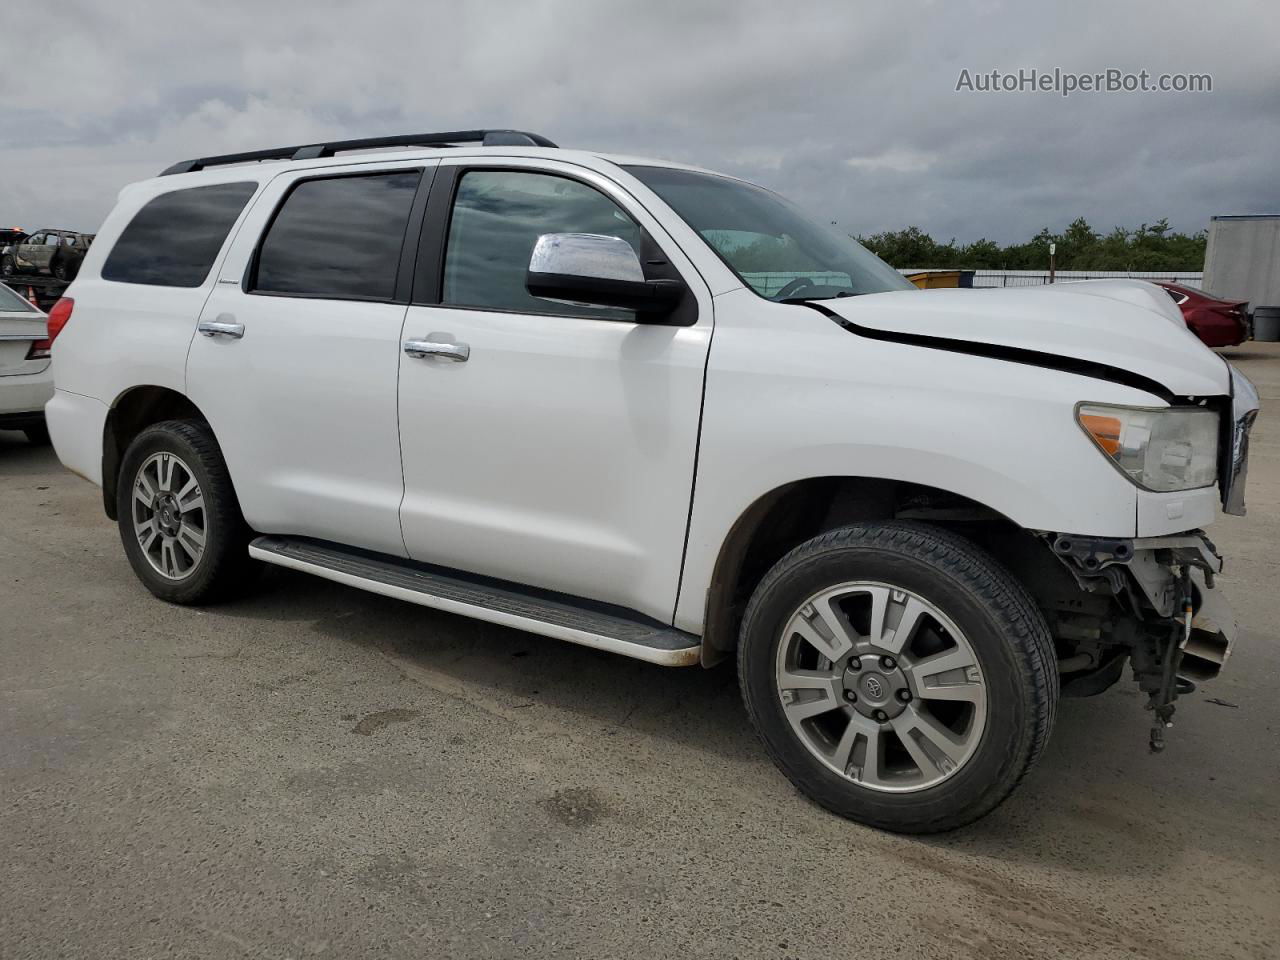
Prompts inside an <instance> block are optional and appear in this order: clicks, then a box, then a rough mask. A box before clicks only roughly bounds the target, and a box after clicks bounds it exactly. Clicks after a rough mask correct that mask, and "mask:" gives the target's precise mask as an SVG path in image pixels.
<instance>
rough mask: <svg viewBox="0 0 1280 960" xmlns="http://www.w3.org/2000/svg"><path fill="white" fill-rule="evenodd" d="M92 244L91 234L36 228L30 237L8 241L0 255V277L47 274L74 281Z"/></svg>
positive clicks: (11, 278)
mask: <svg viewBox="0 0 1280 960" xmlns="http://www.w3.org/2000/svg"><path fill="white" fill-rule="evenodd" d="M92 243H93V234H89V233H76V232H75V231H73V230H50V229H47V228H46V229H43V230H37V231H36V232H35V233H33V234H31V235H30V236H29V237H25V238H23V239H22V240H19V241H18V242H17V243H13V244H10V245H9V247H8V249H7V250H6V251H5V252H4V254H3V255H0V279H3V280H6V281H8V280H15V279H18V278H20V277H24V276H50V277H53V278H54V279H56V280H61V281H70V280H74V279H75V276H76V274H77V273H78V272H79V271H80V264H81V263H83V262H84V255H85V253H86V252H88V250H89V246H90V245H91V244H92Z"/></svg>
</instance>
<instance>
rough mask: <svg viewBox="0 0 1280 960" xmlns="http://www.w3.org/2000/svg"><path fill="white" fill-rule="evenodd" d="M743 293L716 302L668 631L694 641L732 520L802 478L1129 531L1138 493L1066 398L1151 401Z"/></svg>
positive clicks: (1116, 532) (1044, 525) (1025, 522)
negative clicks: (877, 485)
mask: <svg viewBox="0 0 1280 960" xmlns="http://www.w3.org/2000/svg"><path fill="white" fill-rule="evenodd" d="M727 296H732V295H727ZM746 297H748V298H750V299H749V300H741V299H740V300H738V302H736V303H735V304H734V309H732V310H721V309H720V303H719V301H718V302H717V314H716V317H717V319H716V334H715V339H714V340H713V343H712V347H711V358H710V363H709V368H708V372H707V385H706V401H705V407H704V413H703V424H702V441H701V449H700V454H699V460H698V475H697V482H696V484H695V495H694V503H693V510H692V514H691V519H690V530H689V540H688V549H687V552H686V557H685V570H684V576H683V578H682V581H681V586H680V594H679V598H678V600H677V604H676V616H675V624H676V626H678V627H679V628H680V629H683V630H688V631H690V632H700V630H701V628H702V625H703V618H704V614H705V602H706V596H707V590H708V588H709V586H710V583H711V578H712V575H713V573H714V570H715V565H716V561H717V559H718V557H719V554H720V550H721V547H722V545H723V544H724V543H725V541H726V538H727V537H728V535H729V532H730V531H731V530H732V528H733V527H734V524H735V523H736V522H737V521H738V519H739V518H740V517H741V516H742V515H743V514H744V513H745V512H746V511H747V510H748V509H750V507H751V505H752V504H753V503H755V502H756V501H757V500H758V499H759V498H760V497H762V496H765V495H767V494H768V493H769V492H770V491H772V490H775V489H776V488H778V487H782V486H784V485H787V484H791V483H794V482H796V481H801V480H805V479H809V478H816V477H858V478H870V479H884V480H895V481H906V482H910V483H915V484H921V485H924V486H928V487H934V488H937V489H941V490H945V491H948V492H951V493H955V494H958V495H960V496H963V497H967V498H968V499H970V500H973V501H975V502H977V503H979V504H982V505H984V506H986V507H989V508H990V509H991V510H994V511H995V512H997V513H1000V514H1003V515H1004V516H1006V517H1008V518H1009V519H1010V520H1012V521H1013V522H1015V523H1017V524H1019V525H1020V526H1022V527H1024V528H1029V529H1037V530H1068V531H1071V532H1073V533H1077V534H1092V535H1095V536H1108V537H1132V536H1134V535H1135V534H1136V533H1137V493H1138V491H1137V488H1136V487H1134V486H1133V484H1131V483H1130V482H1129V481H1128V480H1127V479H1125V478H1124V477H1123V476H1122V475H1121V474H1120V473H1119V471H1117V470H1115V469H1114V467H1113V466H1112V465H1111V464H1110V463H1108V462H1107V460H1106V459H1105V457H1104V456H1103V455H1102V454H1101V453H1100V452H1099V451H1098V450H1097V449H1096V448H1095V447H1094V445H1093V443H1092V441H1090V440H1089V438H1088V437H1086V436H1085V434H1084V432H1083V431H1082V430H1081V429H1080V427H1079V425H1078V424H1077V423H1076V420H1075V405H1076V404H1077V403H1079V402H1080V401H1085V400H1089V401H1094V402H1102V403H1122V404H1123V403H1128V404H1138V405H1160V404H1161V403H1162V401H1161V400H1159V399H1158V398H1156V397H1153V396H1152V395H1150V394H1148V393H1145V392H1143V391H1141V390H1137V389H1135V388H1133V387H1128V386H1123V385H1120V384H1116V383H1111V382H1107V381H1101V380H1095V379H1093V378H1090V377H1086V376H1082V375H1080V374H1076V373H1068V372H1064V371H1059V370H1047V369H1043V368H1039V367H1033V366H1029V365H1026V364H1020V363H1012V362H1008V361H1005V360H998V359H993V358H988V357H975V356H969V355H964V354H956V353H950V352H944V351H937V350H930V349H927V348H923V347H917V346H909V345H905V344H898V343H890V342H884V341H875V340H868V339H863V338H859V337H855V336H852V335H850V334H849V333H847V332H845V331H844V330H842V329H841V328H840V327H838V326H837V325H836V324H835V323H833V322H832V321H830V320H829V319H827V318H825V317H823V316H822V315H820V314H818V313H816V312H815V311H811V310H804V309H797V308H795V307H788V306H785V305H780V304H774V303H770V302H768V301H764V300H761V299H760V298H758V297H755V296H754V295H752V294H746ZM720 299H723V298H720ZM752 301H754V303H753V302H752ZM766 312H767V314H768V316H767V317H766V316H764V314H765V313H766ZM1029 322H1030V321H1029Z"/></svg>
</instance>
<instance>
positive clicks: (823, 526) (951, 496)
mask: <svg viewBox="0 0 1280 960" xmlns="http://www.w3.org/2000/svg"><path fill="white" fill-rule="evenodd" d="M906 519H912V520H920V521H924V522H927V523H931V524H934V525H936V526H939V527H943V528H947V529H951V530H953V531H954V532H957V533H960V534H961V535H963V536H965V537H967V538H969V539H971V540H973V541H975V542H977V543H979V544H980V545H982V546H984V547H986V548H987V549H988V550H990V551H991V552H992V553H993V554H995V555H996V557H997V558H998V559H1001V560H1002V561H1003V562H1004V564H1005V565H1006V566H1007V567H1009V568H1010V569H1011V570H1012V571H1014V573H1015V576H1018V577H1019V579H1024V580H1025V577H1024V576H1021V575H1019V572H1018V570H1019V567H1020V566H1022V567H1024V571H1023V572H1024V573H1025V563H1026V561H1027V560H1028V558H1030V559H1032V560H1035V561H1039V560H1040V559H1041V557H1040V554H1043V553H1044V551H1043V550H1040V549H1038V548H1037V547H1036V545H1035V540H1034V536H1033V535H1032V534H1031V533H1029V532H1028V531H1026V530H1023V529H1022V528H1021V527H1019V526H1018V525H1017V524H1015V523H1014V522H1013V521H1012V520H1010V519H1009V518H1008V517H1006V516H1004V515H1003V514H1001V513H999V512H998V511H996V510H993V509H991V508H990V507H987V506H985V505H983V504H981V503H978V502H977V501H975V500H971V499H969V498H968V497H964V496H961V495H959V494H955V493H951V492H949V491H947V490H942V489H940V488H937V487H930V486H925V485H923V484H918V483H908V482H905V481H898V480H885V479H879V478H870V477H815V478H811V479H807V480H800V481H796V482H795V483H789V484H786V485H785V486H782V487H778V488H777V489H775V490H772V491H770V492H769V493H767V494H765V495H764V496H762V497H760V498H759V499H758V500H756V501H755V503H753V504H752V505H751V506H750V507H749V508H748V509H747V510H746V511H745V512H744V513H743V514H742V516H741V517H739V519H738V521H737V523H735V524H734V526H733V528H732V529H731V530H730V531H729V535H728V536H727V537H726V538H725V542H724V544H723V545H722V546H721V548H720V555H719V557H718V558H717V560H716V566H715V572H714V574H713V575H712V579H711V586H710V588H709V589H708V591H707V608H706V619H705V624H704V628H703V645H702V649H703V663H704V664H706V665H708V666H709V665H711V664H712V663H715V662H718V661H719V660H720V659H723V657H724V655H725V654H726V653H728V652H729V651H731V650H733V649H734V648H735V647H737V644H738V629H739V627H740V626H741V623H742V614H743V612H744V611H745V609H746V606H747V602H748V601H749V600H750V599H751V594H752V591H754V589H755V587H756V585H757V584H758V583H759V582H760V581H761V579H762V578H763V577H764V575H765V574H766V573H768V572H769V570H770V568H772V567H773V565H774V564H775V563H777V562H778V561H779V560H781V559H782V558H783V557H784V556H785V555H786V554H787V553H788V552H790V551H791V550H792V549H793V548H795V547H797V546H799V545H800V544H801V543H804V542H805V541H806V540H809V539H810V538H812V537H816V536H818V535H819V534H822V533H826V532H827V531H829V530H834V529H836V528H837V527H842V526H845V525H846V524H850V523H858V522H867V521H876V520H906ZM1015 557H1016V558H1017V560H1016V561H1015V559H1014V558H1015ZM1049 559H1052V558H1049ZM1037 566H1038V563H1037ZM1053 573H1054V571H1050V574H1051V575H1052V574H1053ZM1033 592H1035V591H1033Z"/></svg>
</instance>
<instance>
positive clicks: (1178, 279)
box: [899, 270, 1204, 290]
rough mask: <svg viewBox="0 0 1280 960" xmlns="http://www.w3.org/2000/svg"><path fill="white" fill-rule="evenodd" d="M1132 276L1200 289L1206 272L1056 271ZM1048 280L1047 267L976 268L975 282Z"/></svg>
mask: <svg viewBox="0 0 1280 960" xmlns="http://www.w3.org/2000/svg"><path fill="white" fill-rule="evenodd" d="M929 272H932V271H928V270H900V271H899V273H903V274H912V273H929ZM1125 277H1128V278H1131V279H1134V280H1164V281H1166V282H1170V283H1181V284H1183V285H1184V286H1188V287H1195V288H1196V289H1197V290H1199V289H1200V287H1201V285H1202V284H1203V282H1204V274H1203V273H1200V272H1196V271H1169V270H1163V271H1161V270H1130V271H1125V270H1059V271H1058V272H1057V273H1056V274H1054V280H1055V281H1056V282H1058V283H1066V282H1067V281H1069V280H1112V279H1115V278H1122V279H1123V278H1125ZM1048 282H1049V271H1048V270H975V271H974V272H973V285H974V286H975V287H1038V286H1040V285H1041V284H1045V283H1048Z"/></svg>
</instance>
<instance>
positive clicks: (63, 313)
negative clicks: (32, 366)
mask: <svg viewBox="0 0 1280 960" xmlns="http://www.w3.org/2000/svg"><path fill="white" fill-rule="evenodd" d="M75 305H76V302H75V301H74V300H72V299H71V298H70V297H62V298H61V299H60V300H59V301H58V302H57V303H55V304H54V305H53V309H51V310H50V311H49V320H48V326H49V336H48V337H47V338H45V339H44V340H37V341H36V342H35V343H33V344H32V345H31V350H30V351H29V352H28V353H27V359H28V360H40V359H43V358H45V357H48V356H51V355H52V354H51V351H52V350H53V341H54V340H56V339H57V338H58V334H60V333H61V332H62V328H63V327H65V326H66V325H67V321H68V320H70V319H71V310H72V308H73V307H75Z"/></svg>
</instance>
